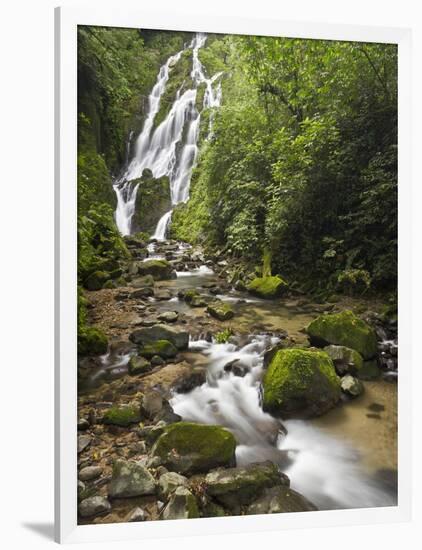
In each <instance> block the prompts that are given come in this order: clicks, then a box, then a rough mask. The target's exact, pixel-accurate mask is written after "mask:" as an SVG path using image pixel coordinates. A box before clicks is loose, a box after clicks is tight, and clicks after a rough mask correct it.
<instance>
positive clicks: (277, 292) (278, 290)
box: [246, 275, 288, 298]
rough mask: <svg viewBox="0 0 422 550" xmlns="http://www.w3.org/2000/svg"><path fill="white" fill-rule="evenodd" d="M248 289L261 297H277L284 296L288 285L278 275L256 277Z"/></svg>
mask: <svg viewBox="0 0 422 550" xmlns="http://www.w3.org/2000/svg"><path fill="white" fill-rule="evenodd" d="M246 288H247V290H248V291H249V292H250V293H251V294H253V295H255V296H259V297H260V298H276V297H278V296H282V295H283V294H284V293H285V292H286V290H287V288H288V285H287V283H286V281H284V280H283V279H282V278H281V277H279V276H278V275H275V276H273V277H255V279H253V280H252V281H251V282H250V283H249V284H248V285H247V287H246Z"/></svg>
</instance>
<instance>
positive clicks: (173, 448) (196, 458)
mask: <svg viewBox="0 0 422 550" xmlns="http://www.w3.org/2000/svg"><path fill="white" fill-rule="evenodd" d="M235 449H236V440H235V438H234V437H233V435H232V434H231V432H229V431H228V430H226V429H225V428H222V427H221V426H208V425H202V424H194V423H192V422H177V423H176V424H171V425H170V426H167V427H166V428H164V431H163V433H162V435H160V437H159V438H158V439H157V441H156V442H155V444H154V446H153V448H152V451H151V453H152V455H153V456H155V457H158V458H159V459H160V462H161V464H162V465H163V466H165V467H166V468H168V469H169V470H172V471H175V472H178V473H180V474H188V473H189V474H194V473H201V472H208V471H209V470H212V469H213V468H218V467H220V466H234V465H235V462H236V459H235Z"/></svg>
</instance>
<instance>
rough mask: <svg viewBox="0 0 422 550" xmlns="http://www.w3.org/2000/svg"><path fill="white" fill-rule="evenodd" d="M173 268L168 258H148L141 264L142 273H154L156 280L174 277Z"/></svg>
mask: <svg viewBox="0 0 422 550" xmlns="http://www.w3.org/2000/svg"><path fill="white" fill-rule="evenodd" d="M172 272H173V268H172V266H171V264H170V263H169V262H168V261H167V260H146V261H145V262H142V265H141V264H140V265H139V269H138V273H139V274H140V275H152V276H153V277H154V280H155V281H165V280H166V279H171V278H172V276H173V275H172Z"/></svg>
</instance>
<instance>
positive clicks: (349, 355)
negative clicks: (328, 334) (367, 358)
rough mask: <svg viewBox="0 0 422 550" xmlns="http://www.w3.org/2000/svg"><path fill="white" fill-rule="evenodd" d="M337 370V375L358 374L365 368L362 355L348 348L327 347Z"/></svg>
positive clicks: (325, 349)
mask: <svg viewBox="0 0 422 550" xmlns="http://www.w3.org/2000/svg"><path fill="white" fill-rule="evenodd" d="M324 351H325V353H327V354H328V355H329V356H330V357H331V359H332V361H333V363H334V367H335V369H336V372H337V374H340V375H343V374H352V375H355V374H357V373H358V372H359V371H360V370H361V368H362V367H363V359H362V355H361V354H360V353H358V352H357V351H355V350H354V349H351V348H346V346H334V345H331V346H326V347H325V348H324Z"/></svg>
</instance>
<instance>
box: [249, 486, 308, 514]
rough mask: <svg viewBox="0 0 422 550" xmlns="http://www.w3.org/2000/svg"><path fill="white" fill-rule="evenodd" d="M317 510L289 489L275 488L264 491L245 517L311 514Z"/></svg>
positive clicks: (301, 496)
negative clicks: (254, 515) (291, 513)
mask: <svg viewBox="0 0 422 550" xmlns="http://www.w3.org/2000/svg"><path fill="white" fill-rule="evenodd" d="M315 510H318V508H317V507H316V506H315V505H314V504H312V502H310V501H309V500H308V499H306V498H305V497H304V496H303V495H301V494H300V493H297V492H296V491H294V490H293V489H291V488H290V487H286V486H280V485H279V486H277V487H272V488H271V489H266V490H265V491H264V494H263V495H262V496H261V497H260V498H258V499H257V500H256V501H255V502H253V503H252V504H251V505H250V506H249V507H248V509H247V510H246V514H247V515H253V514H281V513H286V512H313V511H315Z"/></svg>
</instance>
